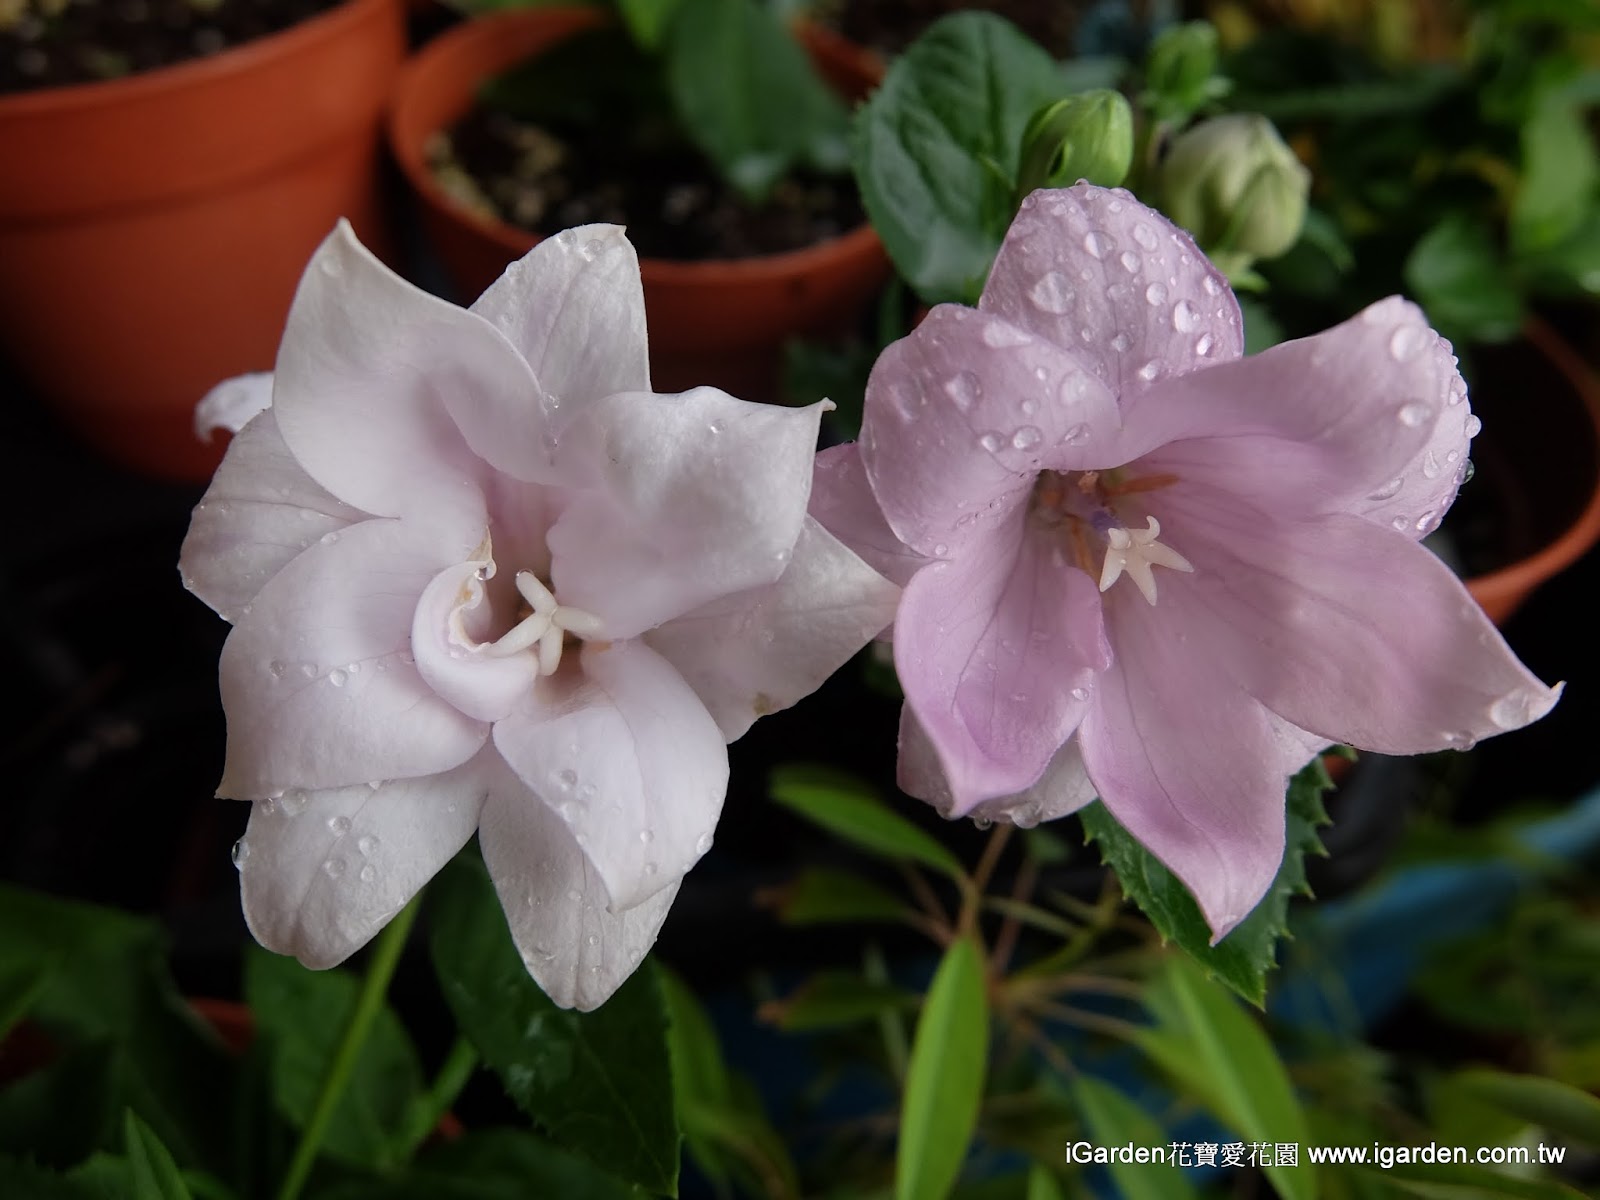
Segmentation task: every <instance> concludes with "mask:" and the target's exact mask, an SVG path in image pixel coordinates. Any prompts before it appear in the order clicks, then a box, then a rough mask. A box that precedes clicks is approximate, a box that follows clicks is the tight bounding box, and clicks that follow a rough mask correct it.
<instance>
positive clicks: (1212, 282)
mask: <svg viewBox="0 0 1600 1200" xmlns="http://www.w3.org/2000/svg"><path fill="white" fill-rule="evenodd" d="M978 307H979V308H980V309H982V310H983V311H985V312H989V313H993V314H995V315H996V316H1000V317H1004V318H1005V319H1006V320H1008V321H1010V322H1011V323H1012V324H1014V325H1018V326H1021V327H1022V328H1024V329H1027V330H1029V331H1030V332H1032V333H1035V334H1037V335H1038V336H1039V337H1042V338H1045V339H1046V340H1048V341H1051V342H1054V343H1055V344H1056V345H1057V346H1061V347H1063V348H1065V349H1067V350H1070V351H1071V352H1072V353H1073V355H1074V356H1075V357H1077V358H1078V359H1079V360H1080V361H1081V362H1083V363H1084V364H1085V365H1087V366H1089V367H1090V368H1091V369H1092V370H1093V371H1094V373H1095V374H1096V376H1097V377H1099V378H1100V379H1102V380H1104V381H1105V382H1106V383H1108V384H1110V385H1111V387H1112V388H1113V389H1114V390H1115V391H1117V392H1118V393H1119V394H1127V393H1130V392H1135V391H1138V390H1140V389H1142V388H1145V387H1147V386H1149V384H1150V382H1151V381H1152V380H1154V379H1157V378H1168V377H1171V376H1173V375H1182V374H1186V373H1187V372H1189V371H1193V370H1195V369H1196V368H1198V367H1201V366H1205V365H1207V364H1209V363H1214V362H1225V361H1227V360H1229V359H1235V358H1238V357H1239V355H1240V354H1241V353H1242V352H1243V348H1244V325H1243V322H1242V320H1241V319H1240V316H1239V305H1238V303H1237V302H1236V301H1235V300H1234V298H1233V291H1232V289H1230V288H1229V286H1228V281H1227V279H1226V278H1225V277H1224V276H1223V275H1222V274H1221V273H1220V272H1219V271H1218V270H1217V269H1216V268H1215V267H1213V266H1212V265H1211V264H1210V262H1208V261H1207V260H1206V257H1205V255H1203V254H1202V253H1200V251H1199V250H1198V249H1197V248H1196V247H1195V244H1194V241H1193V239H1191V238H1190V237H1189V235H1188V234H1187V233H1185V232H1184V231H1183V230H1181V229H1179V228H1178V227H1177V226H1176V225H1174V224H1172V222H1170V221H1168V220H1167V219H1166V218H1165V217H1163V216H1162V215H1161V214H1160V213H1158V212H1155V211H1153V210H1151V209H1148V208H1146V207H1145V206H1144V205H1142V204H1140V203H1139V202H1138V201H1137V200H1135V199H1134V198H1133V197H1132V196H1131V195H1130V194H1129V193H1127V192H1125V191H1122V190H1121V189H1117V190H1108V189H1106V188H1100V187H1095V186H1093V185H1092V184H1087V183H1080V184H1078V185H1077V186H1076V187H1071V188H1065V189H1062V190H1057V191H1037V192H1034V193H1033V194H1032V195H1030V196H1029V197H1028V198H1027V199H1025V200H1024V201H1023V202H1022V208H1021V210H1020V211H1019V212H1018V213H1017V215H1016V217H1015V218H1014V219H1013V220H1012V222H1011V228H1010V229H1009V230H1008V231H1007V233H1006V240H1005V242H1004V244H1003V245H1002V246H1001V247H1000V253H999V256H998V257H997V258H996V259H995V263H994V269H993V270H992V271H990V273H989V282H988V284H987V285H986V286H985V287H984V289H983V298H982V299H981V300H980V301H979V302H978Z"/></svg>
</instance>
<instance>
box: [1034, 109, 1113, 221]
mask: <svg viewBox="0 0 1600 1200" xmlns="http://www.w3.org/2000/svg"><path fill="white" fill-rule="evenodd" d="M1132 163H1133V110H1132V109H1131V108H1129V107H1128V102H1127V100H1125V99H1124V98H1123V96H1122V94H1121V93H1120V92H1114V91H1111V90H1109V89H1107V88H1097V89H1095V90H1094V91H1089V92H1081V93H1079V94H1078V95H1076V96H1068V97H1067V98H1066V99H1065V100H1057V101H1055V102H1054V103H1052V104H1047V105H1045V106H1044V107H1043V108H1041V109H1040V110H1039V111H1038V112H1036V113H1034V114H1033V116H1032V118H1031V119H1030V120H1029V121H1028V127H1027V129H1026V130H1024V131H1023V134H1022V162H1021V166H1020V167H1019V168H1018V171H1017V201H1018V202H1019V203H1020V202H1021V201H1022V198H1023V197H1024V196H1026V195H1027V194H1028V193H1029V192H1031V191H1033V190H1034V189H1035V188H1041V187H1066V186H1068V185H1070V184H1074V183H1077V182H1078V180H1080V179H1087V180H1088V181H1089V182H1090V183H1095V184H1099V185H1100V186H1101V187H1116V186H1117V185H1118V184H1119V183H1121V182H1122V180H1123V178H1124V177H1125V176H1126V175H1127V174H1128V167H1129V166H1130V165H1132Z"/></svg>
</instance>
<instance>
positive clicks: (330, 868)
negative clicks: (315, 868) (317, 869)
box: [322, 858, 345, 879]
mask: <svg viewBox="0 0 1600 1200" xmlns="http://www.w3.org/2000/svg"><path fill="white" fill-rule="evenodd" d="M322 872H323V874H324V875H326V876H327V877H328V878H329V879H338V878H339V877H340V876H341V875H343V874H344V873H345V861H344V859H342V858H330V859H327V860H326V861H324V862H323V864H322Z"/></svg>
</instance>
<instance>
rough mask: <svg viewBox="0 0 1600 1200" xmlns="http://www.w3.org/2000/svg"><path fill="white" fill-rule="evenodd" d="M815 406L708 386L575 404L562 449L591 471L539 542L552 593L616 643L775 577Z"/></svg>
mask: <svg viewBox="0 0 1600 1200" xmlns="http://www.w3.org/2000/svg"><path fill="white" fill-rule="evenodd" d="M822 411H823V406H822V405H820V404H816V405H812V406H811V407H809V408H804V409H790V408H778V407H776V406H772V405H766V404H749V403H746V402H745V401H743V400H736V399H734V398H733V397H732V396H729V395H727V394H726V393H724V392H719V391H717V390H716V389H715V388H695V389H694V390H693V391H690V392H684V393H683V394H682V395H677V396H658V395H651V394H649V393H639V392H629V393H619V394H617V395H614V396H606V397H604V398H601V399H596V400H591V401H590V402H589V403H588V404H586V405H584V407H583V409H582V411H581V412H580V413H579V414H578V415H577V417H576V419H575V420H574V421H573V423H572V425H570V426H569V427H568V428H567V430H566V432H564V433H563V435H562V451H563V454H568V455H572V456H574V457H576V458H578V459H580V460H581V461H582V462H584V463H585V464H587V467H588V470H589V477H588V479H587V480H586V486H585V488H584V490H578V491H574V492H573V493H572V496H571V500H570V502H569V503H568V505H567V507H566V509H565V511H563V512H562V514H561V515H560V517H558V518H557V519H556V522H555V524H554V525H553V526H552V527H551V529H550V534H549V539H548V540H549V545H550V551H551V556H552V562H551V573H552V580H553V582H554V585H555V591H556V595H557V597H558V598H559V599H560V601H561V603H562V604H564V605H571V606H573V607H576V608H579V609H582V610H583V611H585V612H589V613H593V614H595V615H596V616H598V617H600V618H601V620H602V621H603V622H604V626H605V636H606V637H608V638H611V639H613V640H617V639H622V638H631V637H634V636H636V635H638V634H639V633H642V632H643V631H644V630H646V629H650V628H653V627H654V626H656V625H659V624H661V623H662V622H663V621H666V620H668V619H670V618H672V617H676V616H678V615H680V614H682V613H685V612H689V611H690V610H692V609H696V608H699V607H700V606H701V605H703V604H706V603H709V602H710V601H712V600H715V599H718V598H719V597H722V596H727V595H730V594H732V593H734V592H742V591H745V590H746V589H748V588H753V587H760V586H762V585H763V584H768V583H771V582H772V581H773V580H775V579H777V578H778V576H779V575H781V574H782V573H783V570H784V567H785V565H786V564H787V562H788V559H789V554H790V552H791V551H792V550H793V549H794V543H795V539H796V538H798V537H799V536H800V526H801V523H802V522H803V521H804V520H805V515H806V501H807V499H808V498H809V496H810V494H811V461H812V458H813V456H814V454H815V452H816V445H817V424H818V422H819V421H820V420H821V417H822Z"/></svg>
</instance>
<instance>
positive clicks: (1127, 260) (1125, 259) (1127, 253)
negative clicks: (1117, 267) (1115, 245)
mask: <svg viewBox="0 0 1600 1200" xmlns="http://www.w3.org/2000/svg"><path fill="white" fill-rule="evenodd" d="M1117 261H1118V262H1120V263H1121V264H1122V269H1123V270H1124V271H1126V272H1128V274H1130V275H1133V274H1136V273H1137V272H1138V270H1139V256H1138V255H1137V254H1135V253H1134V252H1133V251H1132V250H1124V251H1123V252H1122V256H1121V257H1120V258H1119V259H1118V260H1117Z"/></svg>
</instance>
